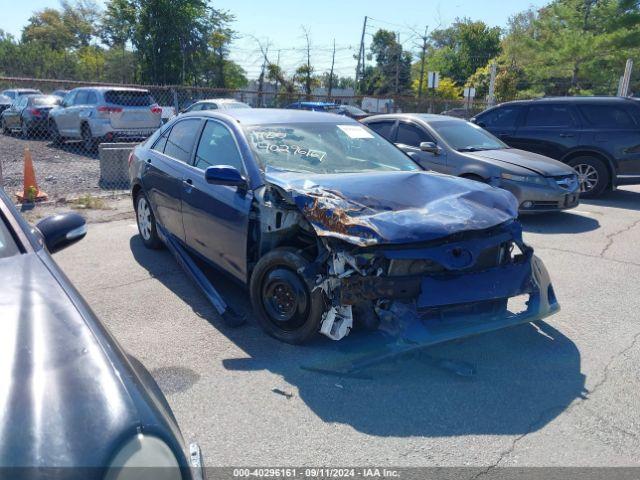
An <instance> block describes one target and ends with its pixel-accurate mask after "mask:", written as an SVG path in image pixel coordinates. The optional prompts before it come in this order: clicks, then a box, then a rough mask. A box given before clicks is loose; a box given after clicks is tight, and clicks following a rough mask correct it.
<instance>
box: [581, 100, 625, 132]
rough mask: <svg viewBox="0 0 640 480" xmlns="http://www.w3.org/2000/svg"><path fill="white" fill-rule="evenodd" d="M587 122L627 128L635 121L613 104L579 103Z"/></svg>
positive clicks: (597, 125)
mask: <svg viewBox="0 0 640 480" xmlns="http://www.w3.org/2000/svg"><path fill="white" fill-rule="evenodd" d="M578 108H579V110H580V112H581V113H582V115H584V118H585V119H586V120H587V123H588V124H589V125H590V126H592V127H599V128H628V127H634V126H635V123H634V121H633V119H632V118H631V116H630V115H629V114H628V113H627V112H626V111H625V110H624V109H623V108H621V107H615V106H613V105H580V106H578Z"/></svg>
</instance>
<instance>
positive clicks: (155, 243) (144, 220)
mask: <svg viewBox="0 0 640 480" xmlns="http://www.w3.org/2000/svg"><path fill="white" fill-rule="evenodd" d="M135 205H136V221H137V223H138V232H140V236H141V237H142V242H143V243H144V246H145V247H147V248H151V249H154V250H156V249H159V248H162V241H161V240H160V237H159V236H158V229H157V226H156V218H155V217H154V215H153V212H152V211H151V205H149V201H148V200H147V196H146V195H145V194H144V193H143V192H140V193H138V196H137V197H136V203H135Z"/></svg>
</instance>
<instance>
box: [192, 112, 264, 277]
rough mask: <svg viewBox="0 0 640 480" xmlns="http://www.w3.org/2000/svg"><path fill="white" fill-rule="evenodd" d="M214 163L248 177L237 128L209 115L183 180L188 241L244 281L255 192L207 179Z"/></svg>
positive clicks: (194, 248) (216, 263)
mask: <svg viewBox="0 0 640 480" xmlns="http://www.w3.org/2000/svg"><path fill="white" fill-rule="evenodd" d="M213 165H230V166H232V167H235V168H237V169H238V170H239V171H240V172H241V173H242V174H243V175H244V176H245V177H246V169H245V167H244V163H243V160H242V156H241V154H240V149H239V148H238V144H237V142H236V138H235V136H234V134H233V132H232V131H231V130H230V129H229V128H228V127H227V126H226V125H224V124H223V123H222V122H220V121H218V120H207V121H206V123H205V125H204V128H203V129H202V134H201V135H200V139H199V141H198V144H197V147H196V149H195V154H194V158H193V162H192V165H191V166H189V167H188V168H187V170H188V171H187V174H186V176H185V178H184V182H183V188H182V218H183V222H184V230H185V239H186V240H185V241H186V244H187V245H188V246H189V247H191V248H192V249H193V250H195V251H196V252H198V253H200V254H201V255H202V256H204V257H205V258H206V259H208V260H209V261H211V262H212V263H214V264H215V265H217V266H218V267H220V268H222V269H223V270H226V271H227V272H229V273H230V274H232V275H233V276H235V277H236V278H238V279H239V280H241V281H243V282H244V281H246V276H247V232H248V226H249V210H250V208H251V201H252V198H253V194H252V192H251V191H250V190H249V189H248V188H241V187H234V186H227V185H212V184H209V183H207V181H206V180H205V176H204V172H205V170H206V169H207V167H210V166H213Z"/></svg>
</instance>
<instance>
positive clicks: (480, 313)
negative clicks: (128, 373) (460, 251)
mask: <svg viewBox="0 0 640 480" xmlns="http://www.w3.org/2000/svg"><path fill="white" fill-rule="evenodd" d="M513 270H514V271H513V272H511V275H505V274H504V271H503V272H502V275H501V276H494V275H493V274H492V273H491V272H489V274H488V275H482V274H478V275H477V276H476V277H475V278H472V277H471V276H470V275H464V276H459V277H458V278H457V282H458V283H456V280H448V281H445V282H444V283H443V284H442V285H440V286H439V288H438V289H435V290H431V291H428V290H427V291H425V290H424V288H425V287H426V286H428V282H427V283H425V282H424V281H423V282H422V283H421V289H422V290H421V292H420V294H419V296H418V300H414V301H403V300H401V299H400V300H395V301H392V302H390V303H389V304H388V305H387V306H386V308H383V309H380V308H379V309H378V315H379V316H380V319H381V323H380V327H379V331H378V332H376V333H375V334H371V341H370V342H367V341H364V342H362V341H361V342H359V344H358V346H357V347H355V348H353V349H351V351H346V352H343V353H345V355H344V356H341V358H340V359H339V360H337V361H336V362H333V363H331V362H324V363H323V364H322V365H315V366H305V367H303V368H305V369H307V370H313V371H318V372H321V373H328V374H338V375H349V374H353V373H357V372H358V371H361V370H363V369H365V368H367V367H370V366H373V365H376V364H378V363H381V362H383V361H385V360H387V359H389V358H391V357H395V356H397V355H400V354H405V353H407V352H411V351H414V350H417V349H420V348H425V347H428V346H431V345H435V344H438V343H442V342H447V341H450V340H455V339H459V338H464V337H468V336H472V335H478V334H482V333H487V332H491V331H495V330H500V329H503V328H507V327H512V326H515V325H519V324H523V323H530V322H535V321H538V320H542V319H544V318H546V317H548V316H550V315H552V314H554V313H556V312H558V311H559V310H560V305H559V304H558V302H557V299H556V296H555V293H554V291H553V286H552V284H551V279H550V277H549V273H548V271H547V269H546V267H545V266H544V264H543V263H542V261H541V260H540V259H539V258H538V257H536V256H535V255H532V254H531V255H530V256H529V257H528V260H527V262H525V263H524V264H522V265H519V266H518V268H514V269H513ZM485 273H486V272H485ZM494 273H495V272H494ZM491 279H493V281H492V280H491ZM423 280H424V279H423ZM482 282H485V283H484V284H482ZM480 287H482V288H481V289H480ZM430 293H431V294H432V295H430ZM435 293H438V295H436V294H435ZM354 294H355V292H354ZM523 295H527V296H528V299H527V301H526V303H525V304H523V307H524V308H523V309H522V310H519V311H510V310H509V305H510V303H509V299H513V298H519V297H522V296H523ZM480 296H483V298H482V299H480V300H479V299H478V298H479V297H480ZM454 299H458V300H464V301H462V302H457V303H456V302H455V301H453V302H449V303H443V302H445V301H450V300H454ZM420 303H421V304H420ZM363 335H366V334H363Z"/></svg>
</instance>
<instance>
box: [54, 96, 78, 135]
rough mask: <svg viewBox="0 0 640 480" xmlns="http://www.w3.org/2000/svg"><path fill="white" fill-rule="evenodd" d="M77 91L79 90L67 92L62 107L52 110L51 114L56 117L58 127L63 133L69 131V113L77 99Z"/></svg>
mask: <svg viewBox="0 0 640 480" xmlns="http://www.w3.org/2000/svg"><path fill="white" fill-rule="evenodd" d="M77 93H78V91H77V90H72V91H70V92H69V93H67V94H66V95H65V97H64V99H63V100H62V104H61V105H60V108H58V109H56V110H55V111H53V112H52V115H51V116H52V118H54V119H55V122H56V126H57V127H58V131H59V132H60V133H61V134H66V133H67V132H68V131H69V121H68V114H69V112H70V111H71V108H72V107H73V102H74V100H75V97H76V94H77Z"/></svg>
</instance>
